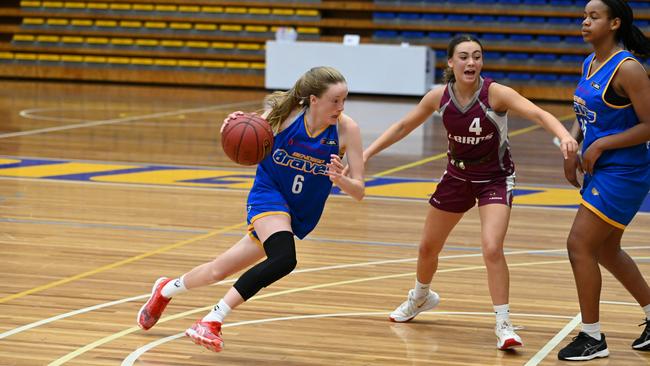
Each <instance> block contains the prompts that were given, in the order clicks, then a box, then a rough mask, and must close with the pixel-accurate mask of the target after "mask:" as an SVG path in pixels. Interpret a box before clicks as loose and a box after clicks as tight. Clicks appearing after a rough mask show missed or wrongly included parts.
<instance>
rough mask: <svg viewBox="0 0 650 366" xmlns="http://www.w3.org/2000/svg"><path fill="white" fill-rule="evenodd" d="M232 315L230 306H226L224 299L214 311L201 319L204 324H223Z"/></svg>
mask: <svg viewBox="0 0 650 366" xmlns="http://www.w3.org/2000/svg"><path fill="white" fill-rule="evenodd" d="M229 313H230V306H228V304H226V302H225V301H223V299H221V300H219V303H218V304H217V305H215V306H214V307H213V308H212V311H210V313H209V314H208V315H206V316H204V317H203V319H201V321H204V322H219V323H222V324H223V320H224V319H225V318H226V317H227V316H228V314H229Z"/></svg>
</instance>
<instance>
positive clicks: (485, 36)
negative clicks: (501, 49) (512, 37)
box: [481, 33, 508, 42]
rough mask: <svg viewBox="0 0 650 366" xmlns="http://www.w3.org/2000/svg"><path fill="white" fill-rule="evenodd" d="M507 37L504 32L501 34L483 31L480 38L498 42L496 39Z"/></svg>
mask: <svg viewBox="0 0 650 366" xmlns="http://www.w3.org/2000/svg"><path fill="white" fill-rule="evenodd" d="M507 38H508V37H506V35H505V34H501V33H484V34H483V37H481V40H483V41H493V42H498V41H505V40H506V39H507Z"/></svg>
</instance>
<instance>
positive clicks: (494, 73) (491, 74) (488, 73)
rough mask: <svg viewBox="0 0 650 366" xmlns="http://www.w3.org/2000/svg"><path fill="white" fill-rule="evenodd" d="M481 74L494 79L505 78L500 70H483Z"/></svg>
mask: <svg viewBox="0 0 650 366" xmlns="http://www.w3.org/2000/svg"><path fill="white" fill-rule="evenodd" d="M481 75H482V76H483V77H486V78H490V79H494V80H496V81H499V80H501V79H505V78H506V73H505V72H501V71H483V72H482V73H481Z"/></svg>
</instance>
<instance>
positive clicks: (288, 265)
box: [234, 231, 297, 300]
mask: <svg viewBox="0 0 650 366" xmlns="http://www.w3.org/2000/svg"><path fill="white" fill-rule="evenodd" d="M264 252H266V259H265V260H264V261H262V262H260V263H258V264H256V265H255V266H253V267H251V269H249V270H248V271H246V272H245V273H244V274H243V275H242V276H241V277H239V279H238V280H237V282H235V284H234V287H235V289H236V290H237V292H239V294H240V295H241V297H243V298H244V300H248V299H250V298H251V297H253V296H254V295H255V294H256V293H258V292H259V291H260V290H261V289H262V288H264V287H266V286H268V285H270V284H272V283H273V282H275V281H277V280H279V279H281V278H282V277H284V276H286V275H288V274H289V273H291V271H293V270H294V269H295V268H296V264H297V261H296V243H295V240H294V239H293V233H292V232H290V231H279V232H276V233H274V234H273V235H271V236H269V238H268V239H266V241H265V242H264Z"/></svg>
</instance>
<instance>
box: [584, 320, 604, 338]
mask: <svg viewBox="0 0 650 366" xmlns="http://www.w3.org/2000/svg"><path fill="white" fill-rule="evenodd" d="M582 332H584V333H587V334H588V335H589V336H590V337H591V338H594V339H597V340H600V322H595V323H593V324H585V323H582Z"/></svg>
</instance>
